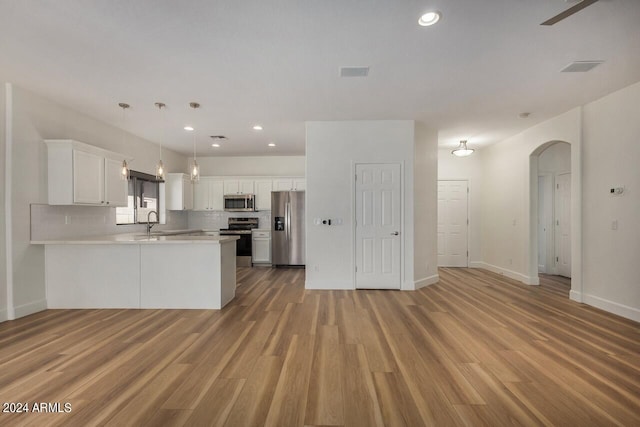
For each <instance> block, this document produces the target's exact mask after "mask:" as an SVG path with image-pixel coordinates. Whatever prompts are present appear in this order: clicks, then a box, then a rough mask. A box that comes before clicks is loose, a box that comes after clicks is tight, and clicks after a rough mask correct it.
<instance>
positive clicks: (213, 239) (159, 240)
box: [31, 230, 240, 245]
mask: <svg viewBox="0 0 640 427" xmlns="http://www.w3.org/2000/svg"><path fill="white" fill-rule="evenodd" d="M200 231H203V232H206V230H171V231H163V232H162V234H163V235H157V234H156V235H154V234H151V235H150V236H147V235H146V234H144V233H143V234H140V233H127V234H112V235H107V236H89V237H75V238H72V237H69V238H64V239H57V240H32V241H31V244H34V245H121V244H125V245H127V244H131V245H147V244H184V243H190V244H193V243H195V244H220V243H225V242H230V241H234V240H238V239H240V237H238V236H216V235H199V236H193V235H189V234H186V233H196V232H200ZM170 233H171V234H170ZM176 233H180V234H176ZM182 233H185V234H182Z"/></svg>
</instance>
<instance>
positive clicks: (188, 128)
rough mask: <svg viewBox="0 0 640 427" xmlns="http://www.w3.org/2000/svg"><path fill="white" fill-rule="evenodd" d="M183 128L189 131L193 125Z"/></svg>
mask: <svg viewBox="0 0 640 427" xmlns="http://www.w3.org/2000/svg"><path fill="white" fill-rule="evenodd" d="M184 130H188V131H189V132H191V131H192V130H193V126H185V127H184Z"/></svg>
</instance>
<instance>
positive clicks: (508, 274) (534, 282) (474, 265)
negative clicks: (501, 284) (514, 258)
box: [469, 261, 540, 285]
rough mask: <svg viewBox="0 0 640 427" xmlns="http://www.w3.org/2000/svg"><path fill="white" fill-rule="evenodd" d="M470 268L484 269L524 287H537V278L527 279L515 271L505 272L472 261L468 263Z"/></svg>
mask: <svg viewBox="0 0 640 427" xmlns="http://www.w3.org/2000/svg"><path fill="white" fill-rule="evenodd" d="M469 267H470V268H484V269H485V270H489V271H492V272H494V273H498V274H502V275H503V276H506V277H508V278H510V279H513V280H517V281H519V282H522V283H524V284H525V285H539V284H540V279H538V277H529V276H526V275H524V274H522V273H518V272H516V271H512V270H507V269H506V268H502V267H498V266H497V265H493V264H488V263H486V262H482V261H473V262H470V263H469Z"/></svg>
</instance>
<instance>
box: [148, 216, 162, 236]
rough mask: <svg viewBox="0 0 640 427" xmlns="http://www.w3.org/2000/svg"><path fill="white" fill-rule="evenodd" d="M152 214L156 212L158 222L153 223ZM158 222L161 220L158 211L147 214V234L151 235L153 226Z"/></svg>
mask: <svg viewBox="0 0 640 427" xmlns="http://www.w3.org/2000/svg"><path fill="white" fill-rule="evenodd" d="M151 214H156V222H154V223H151V222H150V219H151ZM158 222H160V219H159V218H158V212H156V211H149V213H148V214H147V236H150V235H151V227H153V226H154V225H156V224H157V223H158Z"/></svg>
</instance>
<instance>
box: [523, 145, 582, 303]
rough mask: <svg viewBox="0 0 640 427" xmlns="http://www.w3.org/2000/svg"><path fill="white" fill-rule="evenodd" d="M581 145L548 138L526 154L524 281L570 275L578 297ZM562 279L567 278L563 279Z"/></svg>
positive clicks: (573, 294) (577, 298)
mask: <svg viewBox="0 0 640 427" xmlns="http://www.w3.org/2000/svg"><path fill="white" fill-rule="evenodd" d="M579 150H580V148H579V146H575V145H574V144H571V143H570V142H567V141H560V140H553V141H548V142H545V143H543V144H541V145H540V146H538V147H537V148H536V149H535V150H533V152H531V154H530V155H529V172H530V174H529V189H530V197H529V207H530V209H529V219H530V221H529V281H528V283H529V284H532V285H538V284H540V278H541V277H548V276H546V275H556V276H562V277H565V278H567V279H569V281H570V283H571V290H570V293H569V296H570V298H571V299H572V300H575V301H578V302H582V277H581V271H582V253H581V249H580V248H581V244H582V234H581V227H582V218H581V203H582V200H581V185H582V184H581V180H580V176H581V167H580V151H579ZM565 280H566V279H565Z"/></svg>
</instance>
